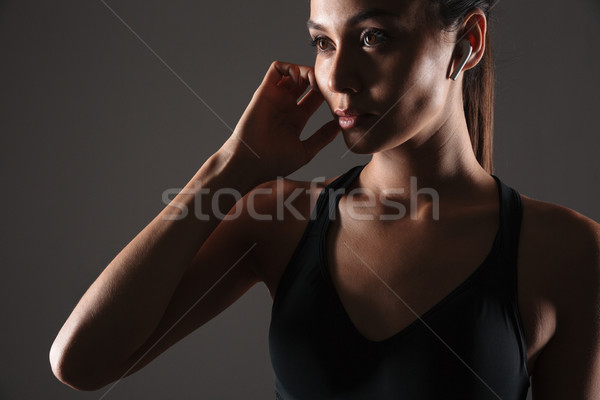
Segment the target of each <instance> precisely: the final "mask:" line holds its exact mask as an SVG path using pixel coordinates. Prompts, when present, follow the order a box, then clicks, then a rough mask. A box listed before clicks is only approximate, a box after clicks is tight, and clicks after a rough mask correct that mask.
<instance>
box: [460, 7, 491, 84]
mask: <svg viewBox="0 0 600 400" xmlns="http://www.w3.org/2000/svg"><path fill="white" fill-rule="evenodd" d="M486 34H487V18H486V17H485V14H484V13H483V11H482V10H480V9H478V8H476V9H475V10H473V11H471V12H469V14H467V16H466V17H465V20H464V22H463V24H462V26H461V28H460V29H458V30H457V35H456V41H457V43H456V44H457V45H456V48H455V50H454V53H453V58H452V62H453V67H452V71H458V70H459V69H460V66H461V65H462V62H461V61H463V59H464V58H465V50H466V51H468V46H467V45H466V44H465V43H464V41H467V42H468V43H469V44H470V45H471V54H470V55H469V56H468V59H467V60H466V61H465V63H464V65H463V67H462V69H461V70H462V71H467V70H469V69H471V68H474V67H475V66H477V64H479V62H480V61H481V59H482V58H483V54H484V52H485V38H486ZM452 75H453V76H454V75H455V74H454V73H453V74H452ZM456 75H458V74H456Z"/></svg>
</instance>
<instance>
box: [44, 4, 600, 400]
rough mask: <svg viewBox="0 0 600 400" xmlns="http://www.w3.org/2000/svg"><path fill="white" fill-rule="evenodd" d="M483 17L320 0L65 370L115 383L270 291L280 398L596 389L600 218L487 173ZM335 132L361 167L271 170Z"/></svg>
mask: <svg viewBox="0 0 600 400" xmlns="http://www.w3.org/2000/svg"><path fill="white" fill-rule="evenodd" d="M492 8H493V4H492V3H491V2H489V1H486V0H471V1H458V0H444V1H440V0H396V1H366V0H335V1H332V0H312V1H311V15H310V20H309V22H308V28H309V33H310V35H311V38H312V39H313V43H314V45H315V47H316V59H315V65H314V68H311V67H308V66H300V65H294V64H289V63H284V62H274V63H273V64H272V65H271V67H270V68H269V70H268V71H267V73H266V75H265V78H264V80H263V82H262V83H261V85H260V87H259V88H258V89H257V90H256V92H255V93H254V96H253V98H252V100H251V102H250V104H249V105H248V107H247V109H246V111H245V112H244V114H243V115H242V117H241V119H240V121H239V123H238V125H237V126H236V129H235V130H234V132H233V134H232V136H231V137H230V138H229V139H228V140H227V141H226V142H225V143H224V144H223V146H222V147H221V148H220V149H219V151H217V152H216V153H215V154H214V155H212V156H211V157H210V158H209V159H208V160H207V161H206V162H205V163H204V165H202V166H201V168H200V169H199V170H198V172H197V173H196V174H195V175H194V177H193V179H192V180H191V181H190V182H189V183H188V185H187V186H186V187H185V189H184V190H183V191H182V192H181V193H180V194H178V195H177V196H176V197H175V199H174V200H173V201H172V202H171V204H170V205H169V206H167V207H166V208H165V209H164V210H163V211H162V212H161V213H160V214H159V215H158V216H157V217H156V218H155V219H154V220H153V221H152V222H151V223H150V224H149V225H148V226H146V227H145V228H144V229H143V230H142V231H141V232H140V233H139V234H138V235H137V236H136V237H135V238H134V239H133V240H132V241H131V242H130V243H129V244H128V245H127V246H126V247H125V248H124V249H123V250H122V251H121V252H120V253H119V254H118V255H117V256H116V257H115V259H114V260H113V261H112V262H111V263H110V264H109V265H108V266H107V267H106V269H105V270H104V271H103V272H102V274H101V275H100V276H99V277H98V279H97V280H96V281H95V282H94V283H93V284H92V285H91V287H90V288H89V289H88V290H87V292H86V293H85V294H84V296H83V297H82V299H81V300H80V301H79V303H78V304H77V306H76V307H75V309H74V311H73V312H72V314H71V315H70V317H69V318H68V320H67V321H66V322H65V324H64V326H63V327H62V329H61V330H60V332H59V334H58V336H57V338H56V340H55V342H54V344H53V345H52V348H51V351H50V361H51V365H52V368H53V371H54V373H55V375H56V376H57V377H58V378H59V379H60V380H61V381H63V382H64V383H66V384H68V385H70V386H72V387H74V388H78V389H83V390H94V389H98V388H100V387H103V386H104V385H107V384H108V383H110V382H113V381H116V380H118V379H120V378H122V377H124V376H127V375H129V374H131V373H133V372H135V371H137V370H139V369H140V368H142V367H143V366H144V365H146V364H147V363H149V362H150V361H151V360H152V359H154V358H155V357H157V356H158V355H159V354H161V353H162V352H163V351H165V350H166V349H167V348H168V347H170V346H171V345H173V344H174V343H176V342H177V341H178V340H180V339H181V338H183V337H184V336H186V335H187V334H189V333H190V332H192V331H194V330H195V329H197V328H199V327H200V326H202V325H203V324H204V323H206V322H207V321H209V320H210V319H211V318H213V317H214V316H215V315H217V314H218V313H220V312H221V311H223V310H224V309H225V308H227V307H228V306H229V305H230V304H232V303H233V302H234V301H236V299H238V298H239V297H240V296H242V295H243V294H244V293H245V292H246V291H247V290H248V289H249V288H250V287H252V286H253V285H255V284H256V283H257V282H264V283H265V285H266V286H267V287H268V289H269V291H270V293H271V295H272V297H273V299H274V303H273V309H272V321H271V326H270V337H269V340H270V342H269V343H270V350H271V359H272V362H273V367H274V372H275V379H276V382H275V389H276V395H277V397H278V398H280V399H281V398H282V399H286V400H291V399H392V398H394V399H397V398H402V399H439V398H450V399H498V398H501V399H524V398H525V396H526V393H527V389H528V387H529V384H530V377H531V383H532V392H533V398H534V399H535V400H549V399H596V398H600V384H599V382H600V348H599V347H600V296H599V288H600V279H599V277H600V256H599V254H600V251H599V249H600V246H599V242H600V227H599V225H598V224H597V223H596V222H594V221H592V220H591V219H589V218H586V217H585V216H583V215H581V214H578V213H576V212H575V211H572V210H570V209H567V208H564V207H561V206H558V205H554V204H550V203H546V202H542V201H538V200H534V199H531V198H528V197H526V196H522V195H520V194H519V193H518V192H517V191H516V190H514V189H513V188H511V187H510V186H508V185H506V184H505V183H503V182H502V181H501V180H500V179H499V178H498V177H496V176H495V175H493V174H492V172H493V171H492V140H491V129H492V111H493V109H492V99H493V72H492V71H493V65H492V56H491V48H490V41H489V35H488V34H487V18H488V16H489V13H490V11H491V9H492ZM309 87H310V88H309ZM306 89H310V90H309V91H308V93H306V94H305V95H304V96H303V97H301V96H302V95H303V93H304V92H305V91H306ZM298 99H300V100H298ZM323 101H325V102H326V103H327V105H328V106H329V108H330V109H331V111H332V115H333V116H334V118H333V120H332V121H330V122H328V123H326V124H325V125H323V127H321V128H320V129H319V130H318V131H317V132H315V133H314V134H313V135H312V136H311V137H310V138H308V139H306V140H305V141H301V140H300V139H299V136H300V133H301V131H302V129H303V127H304V126H305V124H306V122H307V120H308V119H309V118H310V116H311V115H312V114H313V113H314V112H315V111H316V109H317V108H318V107H319V106H320V105H321V104H322V103H323ZM340 130H341V134H342V135H343V137H344V141H345V143H346V145H347V146H348V149H349V150H350V151H353V152H355V153H360V154H372V158H371V160H370V161H369V162H368V163H367V164H365V165H359V166H356V167H354V168H352V169H350V170H349V171H347V172H345V173H344V174H341V175H340V176H337V177H334V178H331V179H329V180H327V181H325V182H324V183H322V184H320V185H314V182H299V181H293V180H289V179H276V178H277V177H279V176H287V175H288V174H290V173H292V172H294V171H295V170H297V169H298V168H300V167H302V166H303V165H305V164H306V163H308V162H309V161H310V160H311V159H312V158H313V157H314V156H315V154H317V153H318V152H319V151H320V150H321V149H322V148H323V147H324V146H326V145H327V144H328V143H329V142H331V140H333V138H334V137H335V136H336V135H337V134H338V133H339V132H340ZM224 191H229V192H231V191H234V192H239V193H240V195H243V197H242V198H240V199H238V201H237V202H236V201H235V199H234V198H233V196H230V195H228V196H224V195H222V194H223V193H224ZM299 193H300V194H299ZM200 200H201V201H200ZM234 205H235V207H234ZM225 210H229V213H228V214H227V216H226V217H225V218H223V217H222V215H221V213H225Z"/></svg>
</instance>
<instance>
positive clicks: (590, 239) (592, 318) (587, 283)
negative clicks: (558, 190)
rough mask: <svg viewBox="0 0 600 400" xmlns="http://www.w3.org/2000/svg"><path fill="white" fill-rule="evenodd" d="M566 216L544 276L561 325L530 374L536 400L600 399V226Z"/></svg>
mask: <svg viewBox="0 0 600 400" xmlns="http://www.w3.org/2000/svg"><path fill="white" fill-rule="evenodd" d="M564 211H565V209H564V208H563V212H562V213H561V215H560V216H559V218H556V223H555V224H554V225H555V226H553V227H552V231H553V232H555V234H554V235H553V236H554V239H553V240H554V243H548V246H547V247H546V248H545V249H544V251H548V252H551V253H552V258H553V259H554V260H555V261H556V264H555V265H546V266H544V271H548V272H549V273H550V275H549V276H550V277H551V280H552V282H551V285H552V287H554V288H555V289H553V297H554V300H553V303H554V304H555V307H556V310H557V317H556V319H557V322H556V331H555V333H554V335H553V336H552V338H551V339H550V341H549V342H548V343H547V344H546V346H545V347H544V348H543V350H542V352H541V353H540V355H539V357H538V358H537V361H536V363H535V367H534V370H533V371H532V395H533V400H562V399H578V400H592V399H600V225H599V224H598V223H596V222H595V221H593V220H591V219H588V218H586V217H584V216H582V215H581V214H578V213H576V212H574V211H571V210H569V211H568V212H564ZM553 264H554V262H553Z"/></svg>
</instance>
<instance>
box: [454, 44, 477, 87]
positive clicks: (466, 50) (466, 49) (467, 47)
mask: <svg viewBox="0 0 600 400" xmlns="http://www.w3.org/2000/svg"><path fill="white" fill-rule="evenodd" d="M460 45H461V48H462V58H461V59H460V61H459V62H458V67H457V68H456V69H455V70H454V72H453V73H452V75H450V78H451V79H452V80H453V81H455V80H456V78H457V77H458V74H460V71H462V69H463V68H464V66H465V64H466V63H467V61H468V60H469V57H471V53H473V46H472V45H471V42H469V41H468V40H462V41H461V42H460Z"/></svg>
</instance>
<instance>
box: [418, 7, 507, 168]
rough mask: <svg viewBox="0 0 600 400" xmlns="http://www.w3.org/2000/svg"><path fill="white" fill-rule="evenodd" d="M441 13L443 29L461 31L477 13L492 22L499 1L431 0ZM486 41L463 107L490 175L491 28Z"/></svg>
mask: <svg viewBox="0 0 600 400" xmlns="http://www.w3.org/2000/svg"><path fill="white" fill-rule="evenodd" d="M429 1H430V2H431V3H432V4H433V5H434V6H436V7H435V8H437V10H438V11H437V12H438V21H437V22H438V23H439V24H440V25H441V28H442V29H444V30H447V31H452V30H454V29H457V28H458V27H460V25H461V24H462V23H463V22H464V19H465V17H466V16H467V14H468V13H469V12H470V11H472V10H473V9H476V8H478V9H480V10H481V11H483V13H484V15H485V17H486V19H487V20H488V22H489V13H490V10H491V8H492V7H493V3H495V2H496V1H498V0H495V1H494V0H429ZM485 36H486V38H485V51H484V54H483V58H482V59H481V60H480V62H479V63H478V64H477V65H476V66H475V67H474V68H471V69H469V70H467V71H465V72H464V76H463V106H464V110H465V117H466V119H467V127H468V129H469V136H470V138H471V144H472V145H473V152H474V153H475V157H476V158H477V161H479V164H481V166H482V167H483V168H484V169H485V170H486V171H487V172H488V173H490V174H492V173H493V172H494V159H493V134H494V60H493V57H492V47H491V39H490V35H489V24H488V29H487V32H486V35H485Z"/></svg>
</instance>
